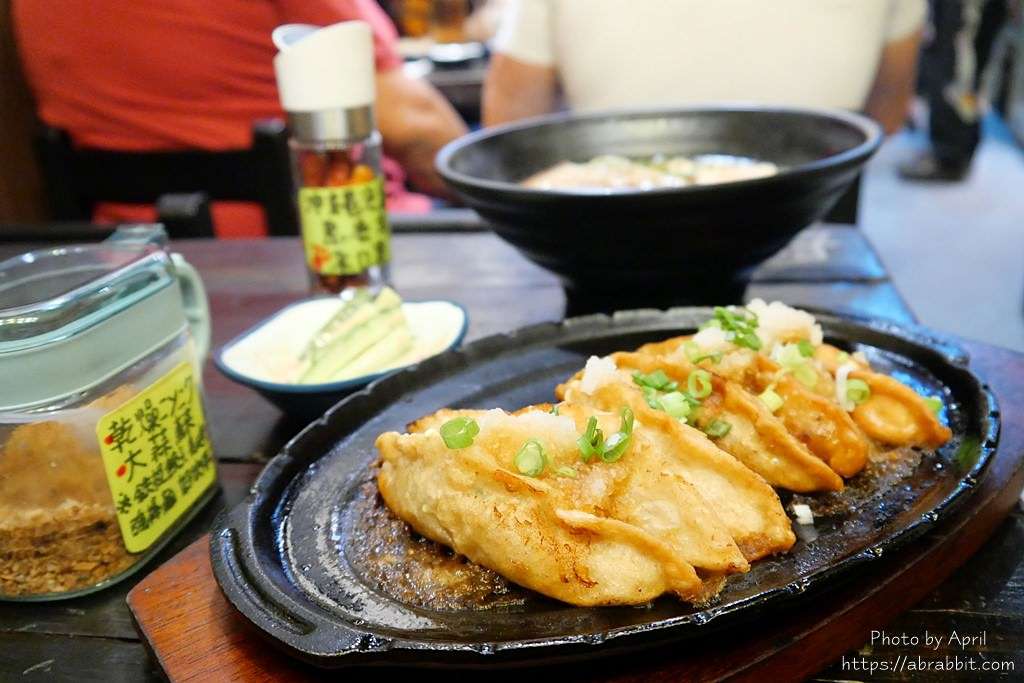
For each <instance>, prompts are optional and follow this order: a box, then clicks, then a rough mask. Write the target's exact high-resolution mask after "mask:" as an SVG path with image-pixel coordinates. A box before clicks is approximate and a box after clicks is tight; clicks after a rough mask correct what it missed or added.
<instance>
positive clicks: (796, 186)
mask: <svg viewBox="0 0 1024 683" xmlns="http://www.w3.org/2000/svg"><path fill="white" fill-rule="evenodd" d="M881 140H882V130H881V128H880V127H879V126H878V125H877V124H876V123H874V122H873V121H871V120H870V119H868V118H866V117H864V116H860V115H857V114H853V113H849V112H845V111H833V110H823V109H802V108H768V107H753V106H714V107H710V106H709V107H693V108H680V109H661V110H642V111H621V112H614V113H601V114H586V115H574V114H555V115H552V116H544V117H541V118H536V119H531V120H528V121H524V122H520V123H514V124H510V125H505V126H499V127H496V128H490V129H487V130H483V131H479V132H476V133H471V134H469V135H466V136H464V137H462V138H459V139H458V140H455V141H453V142H451V143H449V144H448V145H447V146H446V147H445V148H444V149H442V150H441V152H440V153H439V154H438V156H437V168H438V171H439V172H440V174H441V176H442V177H443V178H444V179H445V181H446V182H447V183H448V184H449V185H450V186H451V188H452V189H453V190H454V191H455V192H456V194H458V195H459V197H461V198H462V199H463V201H465V203H466V204H468V205H469V206H471V207H472V208H474V209H475V210H476V211H477V212H478V213H479V214H480V215H481V216H483V218H484V219H485V220H486V221H487V222H488V223H489V224H490V225H491V226H492V227H493V229H494V231H495V232H497V233H498V235H500V236H501V237H502V238H504V239H505V240H507V241H508V242H510V243H511V244H513V245H514V246H515V247H517V248H518V249H519V250H520V251H521V252H522V253H523V254H524V255H526V256H527V257H528V258H530V259H531V260H533V261H535V262H536V263H538V264H540V265H541V266H543V267H545V268H547V269H549V270H551V271H552V272H554V273H555V274H557V275H558V276H559V277H560V278H561V279H562V281H563V282H564V283H565V284H566V285H567V286H569V287H571V288H574V289H576V290H579V291H581V292H587V291H596V292H600V291H619V292H621V291H624V290H631V291H641V290H645V289H646V290H649V289H650V287H652V286H658V287H674V288H676V289H679V290H682V289H685V288H688V287H700V286H703V285H707V284H708V283H718V282H723V281H726V280H736V279H740V280H742V279H743V277H744V274H745V273H747V272H749V271H750V270H751V269H752V268H753V266H756V265H757V264H759V263H761V262H762V261H764V260H765V259H766V258H768V257H769V256H771V255H772V254H774V253H775V252H777V251H779V250H780V249H781V248H782V247H784V246H785V245H786V244H787V243H788V242H789V241H790V240H791V239H792V238H793V236H794V235H796V233H798V232H799V231H800V230H802V229H803V228H805V227H807V226H808V225H809V224H811V223H813V222H814V221H816V220H818V219H820V218H822V217H823V216H825V214H826V213H828V211H829V209H831V208H832V206H833V205H834V204H835V203H836V201H837V200H838V199H839V197H840V196H841V195H842V194H843V192H844V191H845V190H846V189H847V188H848V187H849V186H850V185H851V183H853V181H854V180H855V179H856V177H857V174H858V173H859V171H860V169H861V167H862V166H863V165H864V163H865V162H866V161H867V160H868V159H869V158H870V157H871V155H872V154H873V153H874V152H875V151H876V150H877V149H878V146H879V144H880V143H881ZM602 154H615V155H620V156H625V157H630V158H645V157H651V156H653V155H655V154H663V155H666V156H674V155H682V156H695V155H702V154H729V155H735V156H741V157H750V158H754V159H758V160H763V161H770V162H773V163H774V164H776V165H777V166H779V167H780V171H779V173H778V174H777V175H774V176H770V177H765V178H756V179H752V180H743V181H738V182H732V183H720V184H714V185H699V186H698V185H695V186H689V187H679V188H659V189H650V190H634V189H616V190H594V191H582V190H541V189H532V188H526V187H523V186H522V185H520V183H521V181H523V180H524V179H525V178H527V177H529V176H531V175H533V174H534V173H537V172H538V171H542V170H544V169H546V168H549V167H551V166H553V165H555V164H557V163H558V162H560V161H564V160H569V161H576V162H582V161H588V160H590V159H592V158H593V157H595V156H599V155H602Z"/></svg>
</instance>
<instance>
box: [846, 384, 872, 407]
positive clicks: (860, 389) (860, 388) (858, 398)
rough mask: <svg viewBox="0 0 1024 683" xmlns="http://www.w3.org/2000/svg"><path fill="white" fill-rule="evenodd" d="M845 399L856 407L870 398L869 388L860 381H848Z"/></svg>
mask: <svg viewBox="0 0 1024 683" xmlns="http://www.w3.org/2000/svg"><path fill="white" fill-rule="evenodd" d="M846 398H848V399H850V400H851V401H853V402H854V403H856V404H857V405H860V404H861V403H863V402H864V401H866V400H868V399H869V398H871V387H869V386H868V383H867V382H865V381H864V380H862V379H850V380H847V381H846Z"/></svg>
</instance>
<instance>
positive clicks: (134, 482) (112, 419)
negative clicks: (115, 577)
mask: <svg viewBox="0 0 1024 683" xmlns="http://www.w3.org/2000/svg"><path fill="white" fill-rule="evenodd" d="M96 437H97V438H98V439H99V442H100V453H101V454H102V456H103V466H104V468H105V469H106V472H107V481H108V482H109V483H110V492H111V493H112V494H113V496H114V507H115V509H116V510H117V522H118V525H119V526H120V527H121V536H122V537H123V538H124V546H125V548H126V549H127V550H128V552H132V553H138V552H142V551H143V550H145V549H146V548H148V547H150V546H151V545H153V543H155V542H156V541H157V539H159V538H160V537H161V536H162V535H163V534H164V532H165V531H167V530H168V529H169V528H170V527H171V526H172V525H173V524H174V523H175V522H176V521H177V520H178V519H180V518H181V516H182V515H184V514H185V513H186V512H188V511H189V510H190V509H191V507H192V505H193V504H194V503H195V502H196V501H197V500H199V498H200V497H201V496H202V495H203V494H204V493H206V491H207V490H208V489H209V488H210V487H211V486H212V485H213V484H214V482H215V481H216V479H217V472H216V468H215V466H214V462H213V449H212V448H211V447H210V439H209V437H208V436H207V433H206V420H205V419H204V417H203V405H202V401H201V400H200V397H199V388H198V386H197V385H196V381H195V378H194V377H193V374H192V364H191V363H189V362H187V361H186V362H183V363H181V364H180V365H178V366H177V367H176V368H174V369H173V370H171V371H170V372H168V373H167V374H166V375H164V376H163V377H161V378H160V379H158V380H157V381H156V382H154V383H153V384H151V385H149V387H147V388H146V389H144V390H143V391H142V392H140V393H139V394H137V395H136V396H134V397H133V398H132V399H130V400H129V401H127V402H126V403H124V404H122V405H121V406H120V407H118V408H115V409H114V410H112V411H110V412H109V413H107V414H106V415H104V416H103V417H102V418H100V421H99V422H98V423H97V425H96Z"/></svg>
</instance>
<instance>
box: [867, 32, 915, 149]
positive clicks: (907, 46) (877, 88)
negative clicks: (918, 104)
mask: <svg viewBox="0 0 1024 683" xmlns="http://www.w3.org/2000/svg"><path fill="white" fill-rule="evenodd" d="M920 46H921V31H915V32H914V33H912V34H910V35H909V36H907V37H906V38H900V39H899V40H894V41H893V42H891V43H889V44H888V45H886V46H885V50H884V51H883V52H882V59H881V61H880V63H879V65H878V74H877V75H876V76H875V83H874V85H872V86H871V92H870V93H868V101H867V104H866V105H865V106H864V111H865V112H866V113H867V114H868V115H869V116H871V117H872V118H873V119H875V120H876V121H878V122H879V123H880V124H882V127H883V128H884V129H885V132H886V133H895V132H896V131H898V130H899V129H900V128H902V127H903V124H904V123H905V122H906V120H907V114H908V112H909V111H910V100H911V98H912V97H913V95H914V82H915V77H916V75H917V55H918V49H919V48H920Z"/></svg>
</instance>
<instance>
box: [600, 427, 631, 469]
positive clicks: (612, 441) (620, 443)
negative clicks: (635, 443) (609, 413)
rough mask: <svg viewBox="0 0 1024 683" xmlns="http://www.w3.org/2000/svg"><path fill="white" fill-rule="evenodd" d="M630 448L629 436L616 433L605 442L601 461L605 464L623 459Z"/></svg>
mask: <svg viewBox="0 0 1024 683" xmlns="http://www.w3.org/2000/svg"><path fill="white" fill-rule="evenodd" d="M628 446H629V435H628V434H624V433H622V432H615V433H614V434H612V435H611V436H609V437H608V438H607V439H606V440H605V442H604V448H603V449H602V450H601V459H602V460H604V461H605V462H615V461H616V460H618V459H619V458H621V457H622V454H623V453H625V452H626V448H627V447H628Z"/></svg>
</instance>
